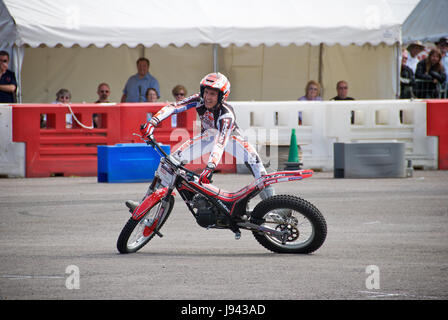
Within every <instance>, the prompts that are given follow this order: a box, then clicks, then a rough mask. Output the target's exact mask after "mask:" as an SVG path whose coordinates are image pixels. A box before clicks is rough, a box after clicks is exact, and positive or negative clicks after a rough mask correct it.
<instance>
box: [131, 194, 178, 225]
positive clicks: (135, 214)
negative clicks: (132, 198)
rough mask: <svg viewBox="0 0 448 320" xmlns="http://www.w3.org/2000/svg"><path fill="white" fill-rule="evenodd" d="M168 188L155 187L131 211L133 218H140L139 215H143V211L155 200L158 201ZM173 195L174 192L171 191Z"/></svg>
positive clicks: (153, 203)
mask: <svg viewBox="0 0 448 320" xmlns="http://www.w3.org/2000/svg"><path fill="white" fill-rule="evenodd" d="M167 191H168V188H166V187H165V188H161V189H157V190H156V191H154V192H153V193H151V194H150V195H149V196H147V197H146V198H145V199H144V200H143V201H142V202H141V203H140V205H139V206H138V207H137V208H135V209H134V211H133V212H132V219H133V220H137V221H138V220H140V218H141V217H143V216H144V215H145V213H146V212H147V211H148V210H149V209H151V208H152V207H153V206H154V205H155V204H156V203H157V202H159V201H160V200H161V199H162V198H163V197H164V196H165V195H166V193H167ZM172 194H173V195H174V192H173V193H172Z"/></svg>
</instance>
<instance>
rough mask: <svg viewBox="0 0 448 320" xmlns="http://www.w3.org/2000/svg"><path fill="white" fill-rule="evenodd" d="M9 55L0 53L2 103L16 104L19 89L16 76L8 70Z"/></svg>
mask: <svg viewBox="0 0 448 320" xmlns="http://www.w3.org/2000/svg"><path fill="white" fill-rule="evenodd" d="M8 66H9V53H8V52H6V51H0V103H14V102H15V96H14V95H15V93H16V89H17V82H16V76H15V74H14V72H12V71H11V70H9V69H8Z"/></svg>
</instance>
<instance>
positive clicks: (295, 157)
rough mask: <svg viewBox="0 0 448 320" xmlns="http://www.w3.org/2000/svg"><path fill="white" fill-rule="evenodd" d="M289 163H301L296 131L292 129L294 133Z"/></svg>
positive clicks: (292, 133)
mask: <svg viewBox="0 0 448 320" xmlns="http://www.w3.org/2000/svg"><path fill="white" fill-rule="evenodd" d="M288 162H300V161H299V148H298V147H297V137H296V129H292V132H291V141H290V143H289V156H288Z"/></svg>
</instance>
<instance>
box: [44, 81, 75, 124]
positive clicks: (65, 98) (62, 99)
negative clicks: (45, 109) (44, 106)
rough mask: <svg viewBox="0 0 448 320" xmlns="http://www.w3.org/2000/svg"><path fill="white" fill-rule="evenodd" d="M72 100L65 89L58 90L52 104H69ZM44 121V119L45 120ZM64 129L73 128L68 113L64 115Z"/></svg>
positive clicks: (70, 116) (71, 119)
mask: <svg viewBox="0 0 448 320" xmlns="http://www.w3.org/2000/svg"><path fill="white" fill-rule="evenodd" d="M71 100H72V94H71V93H70V91H69V90H67V89H59V91H58V92H56V101H54V102H53V103H59V104H64V103H70V101H71ZM45 120H46V119H45ZM65 127H66V128H72V127H73V116H72V115H71V114H70V113H67V114H66V115H65Z"/></svg>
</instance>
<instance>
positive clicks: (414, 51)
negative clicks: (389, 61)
mask: <svg viewBox="0 0 448 320" xmlns="http://www.w3.org/2000/svg"><path fill="white" fill-rule="evenodd" d="M406 49H407V50H408V52H409V56H408V59H407V62H406V65H407V66H408V67H409V68H411V70H412V72H413V73H415V71H416V69H417V64H418V63H419V61H420V60H419V59H418V54H419V53H420V52H422V51H423V50H425V46H424V45H422V43H421V42H420V41H415V42H412V43H411V44H409V45H408V47H407V48H406Z"/></svg>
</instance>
